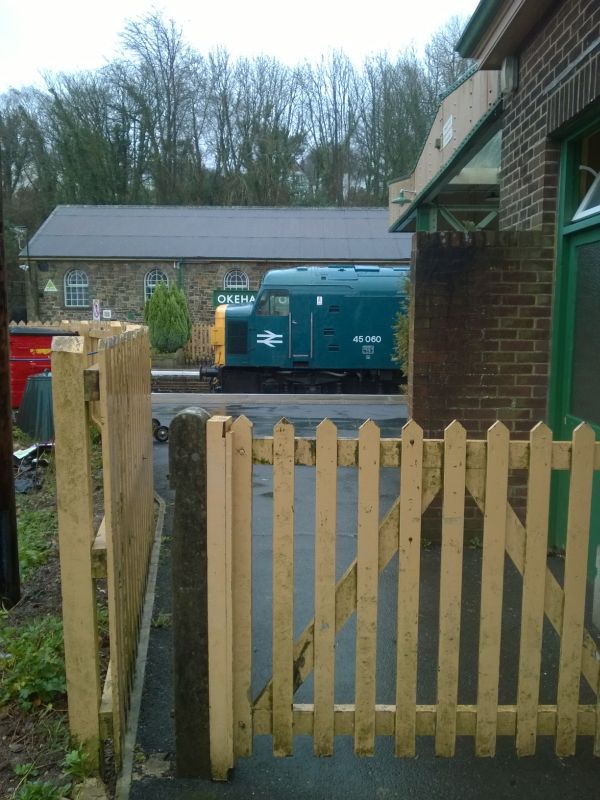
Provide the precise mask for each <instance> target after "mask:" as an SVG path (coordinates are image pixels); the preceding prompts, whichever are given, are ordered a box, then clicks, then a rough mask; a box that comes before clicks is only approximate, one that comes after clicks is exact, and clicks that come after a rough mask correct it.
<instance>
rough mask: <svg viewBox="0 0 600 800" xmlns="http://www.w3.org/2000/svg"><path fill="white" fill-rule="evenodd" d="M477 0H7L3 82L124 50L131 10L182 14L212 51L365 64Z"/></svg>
mask: <svg viewBox="0 0 600 800" xmlns="http://www.w3.org/2000/svg"><path fill="white" fill-rule="evenodd" d="M476 6H477V0H396V2H390V0H361V2H354V3H353V2H352V0H344V1H343V2H342V0H302V2H301V3H289V2H283V0H254V2H250V0H212V1H211V2H210V3H207V2H206V0H169V1H168V2H161V0H100V2H94V3H92V2H89V0H78V2H74V1H73V0H0V92H4V91H6V90H7V89H8V88H10V87H14V88H21V87H22V86H27V85H29V84H38V85H43V81H42V79H41V73H42V72H44V71H46V70H48V71H51V72H59V71H60V72H74V71H77V70H80V69H95V68H97V67H100V66H102V65H103V64H105V63H106V62H107V61H110V60H111V59H113V58H114V57H115V56H116V55H117V53H118V50H119V32H120V31H121V30H122V29H123V26H124V24H125V21H126V20H127V19H137V18H139V17H142V16H144V15H145V14H147V13H149V12H151V11H152V10H153V9H156V10H157V11H161V12H163V13H164V16H165V18H166V19H170V18H172V19H174V20H175V21H176V22H177V23H179V24H180V25H181V26H182V28H183V30H184V38H185V40H186V41H187V42H188V43H189V44H191V45H192V46H193V47H194V48H195V49H196V50H198V51H200V52H202V53H206V52H208V51H209V50H211V49H214V48H215V47H218V46H222V47H225V48H226V49H227V50H229V52H230V53H231V55H232V56H234V57H238V56H255V55H259V54H262V53H264V54H267V55H271V56H274V57H275V58H277V59H279V60H280V61H283V62H284V63H286V64H289V65H290V66H293V65H295V64H297V63H299V62H302V61H304V60H308V61H310V62H313V63H314V62H317V61H318V60H319V58H320V57H321V55H327V54H328V53H329V52H330V51H331V50H333V49H342V50H343V51H344V52H345V53H346V54H347V55H348V56H349V57H350V58H351V59H352V60H353V61H354V62H355V64H357V65H360V64H361V63H362V61H363V59H364V57H365V56H366V55H368V54H369V53H375V52H381V51H383V50H387V51H388V52H389V53H390V54H391V55H395V54H396V53H397V52H398V51H401V50H404V49H405V48H406V47H409V46H410V45H411V44H412V45H414V46H415V47H416V49H417V50H418V51H419V52H420V51H421V50H422V47H423V45H424V44H425V43H426V42H427V40H428V39H429V38H430V36H431V34H432V33H434V32H435V31H436V30H437V29H438V28H439V27H441V26H442V25H443V24H444V23H445V22H446V21H447V20H448V19H449V18H450V17H451V16H453V15H455V14H456V15H458V16H461V17H465V18H468V17H469V16H470V15H471V14H472V13H473V11H474V10H475V8H476Z"/></svg>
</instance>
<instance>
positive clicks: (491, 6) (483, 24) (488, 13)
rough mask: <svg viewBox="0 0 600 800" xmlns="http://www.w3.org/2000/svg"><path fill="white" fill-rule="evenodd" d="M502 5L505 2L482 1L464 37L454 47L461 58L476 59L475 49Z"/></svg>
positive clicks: (501, 0)
mask: <svg viewBox="0 0 600 800" xmlns="http://www.w3.org/2000/svg"><path fill="white" fill-rule="evenodd" d="M502 3H503V0H480V3H479V5H478V6H477V8H476V9H475V11H474V12H473V15H472V16H471V19H470V20H469V22H468V23H467V27H466V28H465V29H464V31H463V33H462V36H461V37H460V39H459V40H458V42H457V43H456V44H455V45H454V49H455V50H456V52H457V53H458V54H459V55H460V56H462V57H463V58H475V55H474V49H475V47H476V45H477V44H478V43H479V40H480V39H481V36H482V34H483V32H484V31H485V30H486V28H487V27H488V25H489V24H490V22H491V21H492V19H493V18H494V16H495V14H496V12H497V11H498V9H499V8H500V6H501V5H502Z"/></svg>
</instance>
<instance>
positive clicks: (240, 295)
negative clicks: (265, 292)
mask: <svg viewBox="0 0 600 800" xmlns="http://www.w3.org/2000/svg"><path fill="white" fill-rule="evenodd" d="M255 300H256V294H255V293H254V292H236V291H235V290H234V291H231V290H227V289H214V290H213V296H212V304H213V308H216V307H217V306H222V305H223V304H224V303H227V305H231V306H241V305H243V304H244V303H253V302H254V301H255Z"/></svg>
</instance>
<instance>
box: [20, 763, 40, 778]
mask: <svg viewBox="0 0 600 800" xmlns="http://www.w3.org/2000/svg"><path fill="white" fill-rule="evenodd" d="M14 772H15V775H16V776H17V778H23V779H24V780H27V779H28V778H29V776H31V777H32V778H36V777H37V776H38V775H39V770H38V769H36V766H35V764H32V763H31V762H30V761H28V762H27V763H25V764H17V765H16V767H15V768H14Z"/></svg>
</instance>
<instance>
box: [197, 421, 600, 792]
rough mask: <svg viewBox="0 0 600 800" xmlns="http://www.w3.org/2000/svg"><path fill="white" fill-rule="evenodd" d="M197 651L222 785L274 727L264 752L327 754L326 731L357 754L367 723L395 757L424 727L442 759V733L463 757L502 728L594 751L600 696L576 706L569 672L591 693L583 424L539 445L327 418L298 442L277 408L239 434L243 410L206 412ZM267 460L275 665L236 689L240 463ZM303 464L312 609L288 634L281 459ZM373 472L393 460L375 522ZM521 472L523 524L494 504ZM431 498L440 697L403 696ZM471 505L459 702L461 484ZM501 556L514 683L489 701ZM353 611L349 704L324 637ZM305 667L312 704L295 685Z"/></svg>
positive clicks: (244, 643) (241, 569)
mask: <svg viewBox="0 0 600 800" xmlns="http://www.w3.org/2000/svg"><path fill="white" fill-rule="evenodd" d="M206 441H207V481H208V485H207V498H208V500H207V502H208V507H207V512H208V525H207V527H208V533H207V536H208V541H207V549H208V647H209V656H208V657H209V696H210V758H211V770H212V775H213V778H215V779H218V780H224V779H226V777H227V773H228V770H229V769H230V768H231V767H232V766H233V764H234V760H235V758H236V757H240V756H248V755H250V754H251V752H252V739H253V736H254V735H260V734H269V735H272V737H273V751H274V754H275V755H278V756H285V755H290V754H291V753H292V746H293V737H294V735H309V736H312V737H313V742H314V753H315V755H318V756H327V755H331V754H332V752H333V741H334V736H339V735H348V736H353V737H354V749H355V753H356V754H357V755H360V756H365V755H371V754H373V752H374V744H375V736H381V735H387V736H393V737H394V738H395V752H396V755H397V756H413V755H415V745H416V742H415V739H416V737H417V736H432V737H434V738H435V752H436V754H437V755H440V756H452V755H454V751H455V744H456V737H457V736H470V737H473V738H474V741H475V752H476V754H477V755H478V756H493V755H494V754H495V748H496V738H497V737H498V736H513V737H515V738H516V749H517V752H518V754H519V755H530V754H533V753H534V752H535V749H536V737H537V736H540V735H544V736H553V737H555V749H556V753H557V755H559V756H568V755H572V754H574V752H575V746H576V738H577V737H578V736H594V737H595V747H594V752H595V754H596V755H600V723H599V719H598V718H599V715H600V704H598V703H594V704H589V705H580V682H581V676H583V678H584V679H585V681H586V682H587V684H589V687H590V689H591V691H592V692H593V694H594V695H595V697H596V699H598V679H599V664H600V660H599V659H600V655H599V652H598V649H597V647H596V644H595V642H594V640H593V638H592V636H591V635H590V634H589V633H588V631H587V630H586V629H585V626H584V613H585V591H586V568H587V556H588V536H589V525H590V508H591V497H592V479H593V475H594V470H600V443H596V442H595V437H594V433H593V431H592V429H591V428H590V427H589V426H585V425H581V426H580V427H579V428H577V430H576V431H575V432H574V435H573V440H572V442H553V441H552V435H551V432H550V430H549V429H548V428H547V427H546V426H545V425H543V424H541V423H540V424H539V425H537V426H536V427H535V428H533V430H532V431H531V434H530V437H529V440H528V441H511V440H510V437H509V432H508V430H507V428H506V427H505V426H504V425H503V424H502V423H500V422H497V423H496V424H494V425H493V426H492V427H491V428H490V429H489V431H488V435H487V440H486V441H467V439H466V433H465V430H464V428H463V427H462V426H461V425H460V424H459V423H458V422H456V421H455V422H453V423H452V424H451V425H449V426H448V428H447V429H446V431H445V435H444V439H443V440H424V439H423V432H422V430H421V428H420V427H419V426H418V425H417V424H416V423H415V422H412V421H411V422H409V423H407V424H406V425H405V426H404V428H403V430H402V438H401V439H382V438H380V432H379V429H378V427H377V425H376V424H375V423H373V422H372V421H368V422H366V423H364V424H363V425H362V427H361V428H360V431H359V436H358V439H352V440H351V439H338V438H337V430H336V427H335V425H334V424H333V423H332V422H331V421H328V420H324V421H323V422H322V423H321V424H320V425H319V426H318V428H317V435H316V440H315V439H301V438H295V436H294V428H293V426H292V425H291V424H289V423H288V422H286V421H285V420H282V421H281V422H280V423H279V424H277V425H276V426H275V428H274V431H273V437H269V438H262V439H253V435H252V425H251V423H250V422H249V421H248V420H247V419H246V418H245V417H240V418H239V419H237V420H235V422H234V421H233V420H232V418H231V417H213V418H212V419H211V420H209V422H208V423H207V437H206ZM253 463H257V464H272V466H273V545H272V548H273V550H272V552H273V612H272V613H273V618H272V624H273V653H272V658H273V672H272V678H271V680H270V681H269V682H268V684H267V685H266V686H265V687H264V689H263V690H262V691H261V692H260V693H259V695H258V697H257V698H256V699H255V700H254V701H253V700H252V699H251V694H250V691H251V672H252V615H251V608H252V548H251V539H252V471H253V467H252V465H253ZM295 465H307V466H312V467H315V485H316V500H315V616H314V618H313V620H312V621H311V622H310V623H309V624H308V625H307V626H306V628H305V630H304V631H303V633H302V634H301V635H300V636H299V637H298V639H297V640H296V641H294V636H293V596H294V595H293V592H294V588H293V585H294V580H293V578H294V466H295ZM339 466H353V467H358V528H357V530H358V540H357V557H356V560H355V561H354V562H353V563H352V564H351V565H350V566H349V568H348V569H347V571H346V573H345V574H344V575H343V577H342V578H341V579H340V580H339V581H338V582H337V584H336V582H335V563H336V562H335V554H336V542H335V537H336V503H337V500H336V469H337V467H339ZM381 467H397V468H399V485H400V490H399V496H398V497H397V498H396V500H395V502H394V504H393V505H392V507H391V509H390V510H389V511H388V513H387V514H386V515H385V516H384V518H383V520H382V521H381V522H380V520H379V503H380V498H379V476H380V468H381ZM515 469H518V470H527V471H528V493H527V507H526V523H525V524H522V523H521V521H520V520H519V517H518V515H517V513H516V512H515V511H514V509H513V508H512V507H511V504H510V503H509V501H508V485H509V471H510V470H515ZM552 470H569V471H570V495H569V512H568V531H567V547H566V557H565V568H564V580H563V581H562V585H561V584H560V583H559V581H558V580H557V579H556V578H555V576H554V575H553V573H552V572H551V571H550V570H549V569H548V568H547V541H548V521H549V499H550V481H551V472H552ZM440 492H441V493H442V495H443V498H442V522H441V525H442V542H441V571H440V584H439V598H440V603H439V607H440V609H441V612H440V614H439V620H438V626H439V627H438V636H439V639H438V662H437V667H438V670H437V702H436V703H435V704H433V705H419V704H418V703H417V656H418V629H419V581H420V564H421V558H422V547H421V518H422V515H423V513H424V511H425V510H426V509H427V508H428V507H429V505H430V504H431V502H432V501H433V499H434V498H435V497H436V495H437V494H438V493H440ZM466 493H468V494H470V495H471V496H472V497H473V499H474V501H475V503H476V504H477V506H478V507H479V509H480V510H481V512H482V514H483V537H482V538H483V552H482V568H481V599H480V603H481V604H480V619H479V651H478V682H477V703H476V704H474V705H461V704H459V703H458V664H459V649H460V628H461V586H462V568H463V538H464V510H465V496H466ZM397 551H398V552H399V568H398V586H397V592H398V595H397V597H398V606H397V607H398V618H397V623H396V631H397V648H396V702H395V704H394V705H377V704H376V694H375V664H376V636H377V603H378V577H379V573H380V572H381V571H382V570H383V569H384V568H385V567H386V565H387V564H388V563H389V562H390V560H391V559H392V557H393V556H394V555H395V553H396V552H397ZM505 552H506V553H507V554H508V556H509V557H510V559H511V560H512V562H513V563H514V565H515V567H516V568H517V569H518V571H519V573H521V575H522V607H521V629H520V648H519V656H518V690H517V696H516V697H515V702H514V703H513V704H511V705H499V701H498V685H499V676H500V666H501V664H500V645H501V626H502V613H503V609H502V605H503V576H504V570H503V569H499V568H498V565H499V564H504V556H505ZM354 613H356V664H355V669H356V678H355V701H354V703H353V704H346V705H339V704H336V703H335V700H334V671H335V670H334V667H335V661H334V647H335V638H336V634H337V633H339V631H340V630H341V629H342V627H343V626H344V625H345V623H346V622H347V621H348V619H349V618H350V617H351V616H352V615H353V614H354ZM544 615H545V616H546V618H547V619H548V620H549V622H550V623H551V625H552V626H553V628H554V629H555V631H556V633H557V634H558V636H559V637H560V659H559V667H558V689H557V694H556V702H555V703H553V704H551V705H541V704H540V703H539V693H540V677H541V676H540V662H541V653H542V626H543V622H544ZM311 672H312V673H314V702H313V703H312V704H299V703H294V693H295V691H296V690H297V689H298V687H299V686H300V685H301V684H302V683H303V681H304V680H305V679H306V678H307V676H308V675H309V674H310V673H311Z"/></svg>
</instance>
